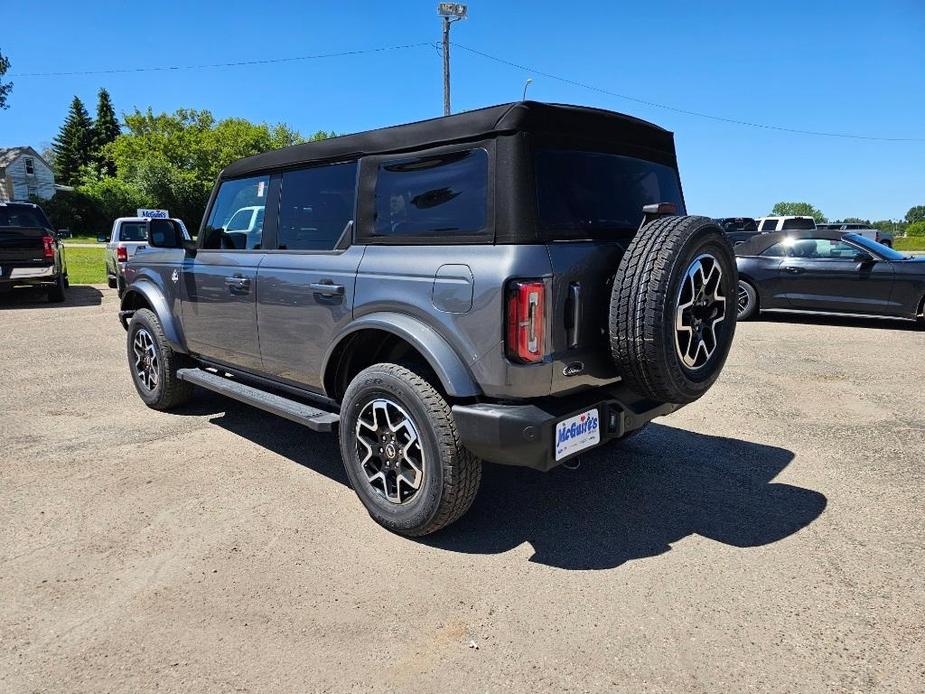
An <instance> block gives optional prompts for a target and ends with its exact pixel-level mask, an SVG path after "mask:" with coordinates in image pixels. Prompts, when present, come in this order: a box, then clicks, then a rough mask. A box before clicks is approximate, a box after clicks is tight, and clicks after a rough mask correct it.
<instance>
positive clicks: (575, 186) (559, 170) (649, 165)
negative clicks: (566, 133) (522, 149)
mask: <svg viewBox="0 0 925 694" xmlns="http://www.w3.org/2000/svg"><path fill="white" fill-rule="evenodd" d="M536 185H537V209H538V212H539V217H540V223H541V224H542V226H543V227H544V228H545V229H547V230H548V231H550V232H552V233H553V236H554V238H609V237H615V236H624V237H625V236H631V235H633V234H635V233H636V231H637V230H638V229H639V225H640V223H641V222H642V217H643V212H642V208H643V206H645V205H649V204H652V203H657V202H670V203H674V205H675V207H676V208H677V211H678V214H682V215H683V214H684V213H685V210H684V200H683V198H682V195H681V184H680V182H679V179H678V172H677V171H675V169H673V168H672V167H670V166H665V165H664V164H657V163H655V162H651V161H646V160H644V159H636V158H633V157H627V156H623V155H619V154H607V153H603V152H579V151H568V150H539V151H538V152H537V153H536Z"/></svg>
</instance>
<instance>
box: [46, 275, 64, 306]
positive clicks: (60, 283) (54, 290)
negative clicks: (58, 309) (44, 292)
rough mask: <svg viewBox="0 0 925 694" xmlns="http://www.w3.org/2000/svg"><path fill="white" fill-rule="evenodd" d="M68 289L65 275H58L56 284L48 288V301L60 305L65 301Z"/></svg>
mask: <svg viewBox="0 0 925 694" xmlns="http://www.w3.org/2000/svg"><path fill="white" fill-rule="evenodd" d="M65 289H67V286H66V285H65V282H64V275H63V274H62V275H58V276H57V277H56V278H55V283H54V285H52V286H51V287H49V288H48V301H49V303H52V304H60V303H61V302H62V301H64V298H65V297H64V290H65Z"/></svg>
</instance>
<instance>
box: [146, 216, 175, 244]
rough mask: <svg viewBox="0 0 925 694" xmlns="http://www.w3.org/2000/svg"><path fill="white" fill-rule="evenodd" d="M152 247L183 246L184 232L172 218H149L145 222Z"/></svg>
mask: <svg viewBox="0 0 925 694" xmlns="http://www.w3.org/2000/svg"><path fill="white" fill-rule="evenodd" d="M145 229H146V231H147V234H146V236H147V238H148V245H149V246H150V247H151V248H183V247H184V244H183V232H182V231H181V230H180V226H179V225H178V224H177V223H176V222H175V221H173V220H172V219H149V220H147V221H146V222H145Z"/></svg>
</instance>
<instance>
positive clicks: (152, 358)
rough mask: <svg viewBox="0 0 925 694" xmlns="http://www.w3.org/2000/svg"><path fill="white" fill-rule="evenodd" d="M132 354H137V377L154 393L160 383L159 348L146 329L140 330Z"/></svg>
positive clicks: (133, 342)
mask: <svg viewBox="0 0 925 694" xmlns="http://www.w3.org/2000/svg"><path fill="white" fill-rule="evenodd" d="M132 352H133V353H134V354H135V375H136V376H137V377H138V380H139V382H140V383H141V385H143V386H144V387H145V388H146V389H147V390H149V391H153V390H154V389H155V388H157V384H158V382H159V378H160V377H159V376H158V368H159V362H158V358H157V348H156V347H155V345H154V339H153V338H152V337H151V334H150V333H149V332H148V331H147V330H145V329H144V328H139V330H138V332H136V333H135V339H134V340H133V341H132Z"/></svg>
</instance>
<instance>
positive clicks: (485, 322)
mask: <svg viewBox="0 0 925 694" xmlns="http://www.w3.org/2000/svg"><path fill="white" fill-rule="evenodd" d="M245 217H246V221H247V223H244V222H242V221H241V220H243V219H244V218H245ZM147 225H148V229H147V235H148V245H149V248H148V249H147V250H145V251H143V252H140V253H138V254H136V255H135V256H134V258H133V259H132V260H131V261H130V262H129V263H128V265H127V268H126V281H127V287H126V292H125V294H124V296H123V299H122V306H121V311H120V319H121V321H122V323H123V325H124V326H125V327H126V329H127V331H128V340H127V345H128V362H129V369H130V372H131V376H132V379H133V381H134V383H135V387H136V388H137V390H138V394H139V395H140V396H141V398H142V400H144V402H145V403H146V404H147V405H148V406H150V407H153V408H155V409H160V410H168V409H171V408H175V407H177V406H179V405H181V404H182V403H184V402H185V401H186V400H188V399H189V398H190V396H191V394H192V391H193V387H194V386H199V387H201V388H206V389H208V390H212V391H215V392H218V393H221V394H223V395H226V396H229V397H231V398H234V399H237V400H240V401H242V402H245V403H248V404H250V405H253V406H256V407H259V408H261V409H264V410H267V411H270V412H273V413H275V414H278V415H281V416H283V417H286V418H288V419H291V420H293V421H296V422H299V423H301V424H304V425H305V426H307V427H308V428H310V429H314V430H316V431H333V430H337V432H338V434H339V436H340V450H341V455H342V457H343V463H344V467H345V468H346V471H347V475H348V477H349V479H350V482H351V484H352V486H353V488H354V490H355V491H356V493H357V495H358V496H359V497H360V500H361V501H362V502H363V504H364V505H365V506H366V508H367V510H368V511H369V513H370V515H371V516H372V517H373V518H374V519H375V520H376V521H377V522H379V523H381V524H382V525H383V526H385V527H386V528H388V529H390V530H392V531H394V532H398V533H402V534H405V535H412V536H419V535H425V534H427V533H430V532H433V531H435V530H438V529H440V528H442V527H444V526H446V525H447V524H449V523H452V522H453V521H455V520H456V519H458V518H459V517H460V516H462V515H463V514H464V513H465V512H466V510H467V509H468V508H469V506H470V505H471V504H472V501H473V499H474V498H475V495H476V492H477V490H478V486H479V480H480V477H481V466H482V461H486V462H493V463H501V464H506V465H521V466H526V467H531V468H535V469H538V470H549V469H550V468H552V467H554V466H556V465H558V464H559V463H562V462H564V461H568V460H570V459H573V458H574V457H575V456H578V455H580V454H581V453H582V452H583V451H586V450H588V449H590V448H592V447H596V446H601V445H605V444H608V443H612V442H617V441H619V440H620V439H622V438H625V437H627V436H628V435H630V434H632V433H633V432H635V431H638V430H639V429H640V428H641V427H643V426H645V425H646V423H648V422H649V421H650V420H651V419H653V418H654V417H657V416H660V415H665V414H668V413H670V412H672V411H674V410H676V409H677V408H678V407H680V406H682V405H684V404H686V403H690V402H692V401H694V400H696V399H697V398H699V397H700V396H701V395H703V394H704V393H705V392H706V391H707V389H708V388H709V387H710V386H711V385H712V384H713V382H714V381H715V380H716V378H717V376H718V375H719V373H720V371H721V370H722V367H723V364H724V362H725V360H726V355H727V354H728V351H729V347H730V344H731V342H732V339H733V334H734V332H735V326H736V310H735V300H736V285H737V277H736V264H735V261H734V257H733V253H732V249H731V247H730V245H729V243H728V241H727V240H726V238H725V236H724V235H723V232H722V231H721V230H720V229H719V228H718V227H717V226H716V224H715V223H714V221H713V220H711V219H707V218H705V217H693V216H687V215H686V213H685V207H684V197H683V194H682V192H681V182H680V179H679V176H678V167H677V160H676V157H675V149H674V140H673V136H672V134H671V133H670V132H668V131H666V130H663V129H661V128H659V127H657V126H654V125H652V124H650V123H646V122H644V121H641V120H638V119H636V118H632V117H629V116H625V115H621V114H617V113H612V112H609V111H602V110H598V109H592V108H582V107H577V106H563V105H553V104H542V103H536V102H518V103H513V104H505V105H501V106H493V107H490V108H485V109H481V110H477V111H471V112H467V113H461V114H458V115H453V116H448V117H444V118H436V119H433V120H428V121H422V122H419V123H412V124H408V125H401V126H397V127H392V128H385V129H381V130H375V131H370V132H365V133H360V134H356V135H348V136H345V137H337V138H332V139H329V140H324V141H321V142H311V143H306V144H300V145H295V146H293V147H288V148H285V149H281V150H276V151H272V152H267V153H265V154H260V155H257V156H253V157H249V158H247V159H242V160H240V161H236V162H234V163H232V164H231V165H230V166H228V167H227V168H226V169H225V170H224V171H223V172H222V173H221V175H220V176H219V178H218V181H217V182H216V185H215V189H214V191H213V192H212V196H211V199H210V200H209V204H208V207H207V209H206V213H205V216H204V219H203V221H202V225H201V227H200V229H199V234H198V239H197V241H195V242H193V241H189V240H185V239H184V238H183V234H182V231H181V230H180V229H179V227H178V226H177V225H176V224H175V223H174V222H172V221H171V220H150V221H148V222H147Z"/></svg>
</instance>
